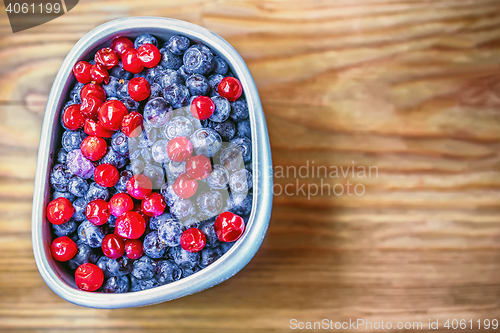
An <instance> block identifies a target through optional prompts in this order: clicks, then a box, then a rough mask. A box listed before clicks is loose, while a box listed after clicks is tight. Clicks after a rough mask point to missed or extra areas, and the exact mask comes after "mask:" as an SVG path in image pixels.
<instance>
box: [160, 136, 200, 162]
mask: <svg viewBox="0 0 500 333" xmlns="http://www.w3.org/2000/svg"><path fill="white" fill-rule="evenodd" d="M193 149H194V148H193V144H192V143H191V141H189V139H188V138H186V137H185V136H178V137H176V138H173V139H172V140H170V141H169V142H168V144H167V154H168V157H170V159H171V160H172V161H174V162H184V161H185V160H187V159H188V158H189V156H191V155H192V154H193Z"/></svg>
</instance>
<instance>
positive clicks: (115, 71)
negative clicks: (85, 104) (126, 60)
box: [109, 61, 134, 80]
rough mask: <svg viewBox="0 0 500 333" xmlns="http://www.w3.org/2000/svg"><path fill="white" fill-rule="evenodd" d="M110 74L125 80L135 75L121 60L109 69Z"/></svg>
mask: <svg viewBox="0 0 500 333" xmlns="http://www.w3.org/2000/svg"><path fill="white" fill-rule="evenodd" d="M109 75H110V76H114V77H116V78H117V79H123V80H130V79H131V78H132V77H133V76H134V74H132V73H130V72H129V71H127V70H125V69H124V68H123V63H122V62H121V61H119V62H118V64H117V65H116V66H114V67H113V68H111V69H110V70H109Z"/></svg>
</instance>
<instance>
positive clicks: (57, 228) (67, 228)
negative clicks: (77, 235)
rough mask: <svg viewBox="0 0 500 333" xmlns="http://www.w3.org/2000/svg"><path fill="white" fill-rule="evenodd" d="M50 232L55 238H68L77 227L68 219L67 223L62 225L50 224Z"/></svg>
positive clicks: (73, 221) (72, 220)
mask: <svg viewBox="0 0 500 333" xmlns="http://www.w3.org/2000/svg"><path fill="white" fill-rule="evenodd" d="M50 225H51V227H52V231H54V234H55V235H56V236H57V237H62V236H68V235H69V234H72V233H73V232H75V231H76V228H77V225H76V222H75V220H74V219H70V220H69V221H68V222H66V223H63V224H52V223H51V224H50Z"/></svg>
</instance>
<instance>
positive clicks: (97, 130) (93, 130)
mask: <svg viewBox="0 0 500 333" xmlns="http://www.w3.org/2000/svg"><path fill="white" fill-rule="evenodd" d="M83 131H84V132H85V133H87V134H88V135H93V136H99V137H101V138H110V137H112V136H113V134H114V133H115V132H114V131H110V130H108V129H105V128H104V127H103V126H102V125H101V123H99V122H97V121H95V120H93V119H85V125H84V126H83Z"/></svg>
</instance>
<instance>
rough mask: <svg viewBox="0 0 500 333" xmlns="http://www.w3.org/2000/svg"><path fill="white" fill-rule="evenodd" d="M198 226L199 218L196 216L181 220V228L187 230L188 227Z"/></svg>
mask: <svg viewBox="0 0 500 333" xmlns="http://www.w3.org/2000/svg"><path fill="white" fill-rule="evenodd" d="M199 226H200V219H198V218H197V217H191V218H189V219H187V220H185V221H184V222H182V230H184V231H185V230H187V229H190V228H198V227H199Z"/></svg>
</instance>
